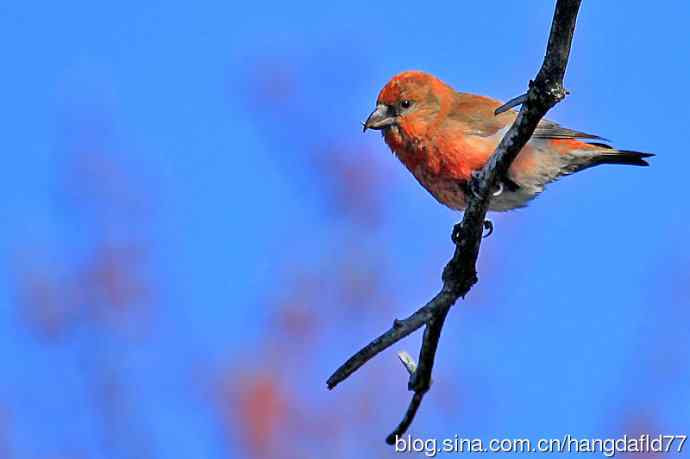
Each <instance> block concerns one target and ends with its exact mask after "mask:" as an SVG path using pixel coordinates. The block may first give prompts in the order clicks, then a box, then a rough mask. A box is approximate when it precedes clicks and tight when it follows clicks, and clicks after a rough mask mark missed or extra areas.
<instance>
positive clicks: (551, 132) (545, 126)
mask: <svg viewBox="0 0 690 459" xmlns="http://www.w3.org/2000/svg"><path fill="white" fill-rule="evenodd" d="M532 138H534V139H591V140H602V141H604V142H608V141H607V140H606V139H605V138H603V137H599V136H598V135H594V134H587V133H586V132H581V131H575V130H573V129H568V128H564V127H562V126H560V125H559V124H558V123H554V122H553V121H550V120H547V119H542V120H541V121H540V122H539V125H538V126H537V129H535V131H534V134H532Z"/></svg>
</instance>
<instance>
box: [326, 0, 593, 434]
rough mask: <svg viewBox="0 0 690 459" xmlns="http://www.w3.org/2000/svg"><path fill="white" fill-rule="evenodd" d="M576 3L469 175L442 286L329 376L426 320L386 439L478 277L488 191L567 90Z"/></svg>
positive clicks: (421, 388) (420, 387)
mask: <svg viewBox="0 0 690 459" xmlns="http://www.w3.org/2000/svg"><path fill="white" fill-rule="evenodd" d="M580 3H581V0H558V1H557V3H556V11H555V13H554V17H553V22H552V24H551V33H550V35H549V43H548V45H547V49H546V56H545V57H544V62H543V64H542V66H541V69H540V70H539V73H538V74H537V77H536V78H535V79H534V81H531V82H530V84H529V89H528V91H527V94H526V95H523V96H519V97H517V98H514V99H512V100H511V101H509V102H508V103H507V104H506V105H510V104H511V103H515V105H514V106H517V105H520V104H522V107H520V111H519V113H518V116H517V118H516V119H515V122H514V123H513V125H512V126H511V127H510V129H509V130H508V132H507V133H506V134H505V136H504V137H503V139H502V140H501V142H500V143H499V145H498V147H497V148H496V151H495V152H494V154H493V155H492V156H491V158H490V159H489V161H488V162H487V163H486V164H485V165H484V167H483V168H482V169H481V171H480V172H479V173H478V174H476V175H475V176H474V178H473V180H475V182H476V183H474V185H473V189H474V190H476V195H473V194H472V193H470V194H469V202H468V205H467V208H466V209H465V213H464V215H463V219H462V222H461V223H460V224H459V225H456V227H455V228H454V229H453V239H454V240H455V241H456V245H455V252H454V254H453V258H452V259H451V260H450V261H449V262H448V264H447V265H446V267H445V268H444V270H443V275H442V280H443V287H442V289H441V291H440V292H439V293H438V294H437V295H436V296H435V297H434V298H433V299H432V300H431V301H429V302H428V303H427V304H426V305H424V306H423V307H422V308H420V309H419V310H417V311H416V312H415V313H414V314H412V315H411V316H410V317H408V318H407V319H404V320H396V321H395V322H394V324H393V327H392V328H391V329H390V330H388V331H387V332H385V333H384V334H383V335H381V336H379V337H378V338H376V339H375V340H373V341H372V342H371V343H369V344H368V345H367V346H365V347H364V348H363V349H361V350H360V351H359V352H357V353H356V354H355V355H353V356H352V357H351V358H350V359H349V360H348V361H347V362H345V363H344V364H343V365H342V366H341V367H340V368H338V370H336V372H335V373H334V374H333V375H332V376H331V377H330V378H329V379H328V382H327V384H328V388H329V389H332V388H333V387H335V386H336V385H337V384H338V383H339V382H341V381H343V380H344V379H345V378H347V377H348V376H350V375H351V374H352V373H354V372H355V371H356V370H357V369H358V368H360V367H361V366H362V365H364V364H365V363H366V362H367V361H369V360H370V359H371V358H373V357H374V356H375V355H376V354H378V353H379V352H381V351H383V350H384V349H386V348H388V347H389V346H391V345H392V344H394V343H396V342H398V341H400V340H401V339H402V338H404V337H405V336H407V335H409V334H410V333H412V332H413V331H415V330H417V329H418V328H420V327H421V326H422V325H426V329H425V330H424V337H423V340H422V347H421V349H420V351H419V362H418V365H417V368H416V370H415V371H414V373H412V374H411V375H410V380H409V383H408V389H409V390H411V391H414V395H413V396H412V400H411V401H410V405H409V407H408V409H407V411H406V412H405V415H404V417H403V419H402V421H401V422H400V424H399V425H398V427H397V428H396V429H395V430H394V431H393V433H391V434H390V435H389V436H388V437H387V438H386V442H387V443H389V444H393V443H395V440H396V438H397V437H398V436H400V435H402V434H403V433H404V432H405V431H407V429H408V428H409V426H410V424H411V423H412V421H413V420H414V417H415V415H416V413H417V410H418V409H419V406H420V405H421V403H422V400H423V398H424V394H425V393H426V392H427V391H428V390H429V387H430V384H431V372H432V369H433V365H434V360H435V357H436V350H437V348H438V342H439V339H440V337H441V330H442V329H443V324H444V322H445V320H446V316H447V314H448V311H449V310H450V308H451V307H452V306H453V304H455V302H456V301H457V300H458V298H460V297H463V298H464V296H465V295H466V294H467V292H469V290H470V289H471V288H472V286H473V285H474V284H475V283H476V282H477V271H476V263H477V256H478V255H479V246H480V244H481V240H482V232H483V228H484V224H485V217H486V212H487V209H488V207H489V202H490V201H491V197H492V196H491V190H492V189H494V188H495V185H496V183H498V180H499V179H500V178H502V177H504V176H505V174H506V172H507V171H508V168H509V167H510V164H511V163H512V162H513V160H514V159H515V157H516V156H517V155H518V153H519V152H520V150H521V149H522V147H524V146H525V144H526V143H527V142H528V141H529V139H530V137H531V136H532V133H533V132H534V130H535V129H536V127H537V124H538V123H539V121H540V120H541V119H542V118H543V117H544V115H545V114H546V112H548V111H549V109H551V107H553V106H554V105H556V104H557V103H558V102H560V101H561V100H562V99H563V98H564V97H565V95H566V94H567V92H566V91H565V89H564V88H563V76H564V75H565V69H566V66H567V64H568V57H569V56H570V46H571V43H572V39H573V32H574V31H575V22H576V19H577V13H578V10H579V8H580ZM516 101H517V102H516ZM518 102H519V103H518ZM509 108H512V107H509ZM456 233H457V236H456Z"/></svg>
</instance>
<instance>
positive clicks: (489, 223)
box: [482, 220, 494, 238]
mask: <svg viewBox="0 0 690 459" xmlns="http://www.w3.org/2000/svg"><path fill="white" fill-rule="evenodd" d="M484 229H485V230H486V234H485V235H483V236H482V237H483V238H487V237H489V236H491V235H492V234H493V232H494V224H493V222H492V221H491V220H484Z"/></svg>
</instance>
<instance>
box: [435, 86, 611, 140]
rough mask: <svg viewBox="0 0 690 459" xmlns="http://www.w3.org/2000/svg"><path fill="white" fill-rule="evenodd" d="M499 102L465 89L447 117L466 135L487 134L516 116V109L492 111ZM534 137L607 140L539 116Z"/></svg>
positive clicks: (486, 135) (498, 105)
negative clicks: (461, 127) (539, 119)
mask: <svg viewBox="0 0 690 459" xmlns="http://www.w3.org/2000/svg"><path fill="white" fill-rule="evenodd" d="M501 105H503V104H502V103H501V102H500V101H498V100H496V99H492V98H490V97H485V96H478V95H475V94H468V93H462V92H459V93H457V96H456V100H455V104H454V105H453V107H452V109H451V112H450V113H449V115H448V116H449V118H450V119H451V120H452V121H455V122H458V123H461V124H462V125H463V128H464V129H463V130H464V131H465V133H466V134H469V135H478V136H482V137H489V136H493V135H495V134H496V133H497V132H498V131H500V130H501V129H503V128H504V127H506V126H507V125H509V124H512V122H513V121H515V118H516V117H517V112H516V111H514V110H508V111H507V112H504V113H501V114H500V115H494V111H495V110H496V109H497V108H498V107H500V106H501ZM532 138H534V139H590V140H601V141H604V142H606V141H607V140H606V139H604V138H603V137H599V136H598V135H594V134H588V133H586V132H581V131H576V130H573V129H568V128H564V127H562V126H560V125H559V124H558V123H555V122H553V121H551V120H548V119H542V120H541V121H540V122H539V125H538V126H537V129H536V130H535V131H534V134H532Z"/></svg>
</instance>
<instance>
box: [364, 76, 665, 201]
mask: <svg viewBox="0 0 690 459" xmlns="http://www.w3.org/2000/svg"><path fill="white" fill-rule="evenodd" d="M502 105H503V104H502V103H501V102H500V101H498V100H496V99H493V98H490V97H486V96H481V95H475V94H470V93H464V92H458V91H456V90H455V89H453V88H452V87H451V86H450V85H448V84H447V83H445V82H443V81H442V80H440V79H439V78H437V77H435V76H434V75H432V74H430V73H426V72H423V71H418V70H410V71H405V72H402V73H399V74H397V75H395V76H394V77H393V78H392V79H391V80H390V81H389V82H388V83H387V84H386V85H385V86H384V87H383V89H381V91H380V92H379V95H378V98H377V100H376V108H375V109H374V111H373V112H372V113H371V114H370V115H369V117H368V118H367V119H366V121H365V122H363V123H362V124H363V131H365V132H366V131H367V130H369V129H371V130H379V131H381V133H382V135H383V138H384V141H385V143H386V144H387V145H388V147H389V148H390V149H391V150H392V152H393V153H394V154H395V156H397V158H398V159H399V160H400V161H401V162H402V163H403V164H404V165H405V167H406V168H407V169H408V170H409V171H410V172H411V173H412V175H413V176H414V177H415V178H416V179H417V181H418V182H419V183H420V184H421V185H422V187H424V188H425V189H426V190H427V191H428V192H429V193H430V194H431V195H432V196H433V197H434V198H435V199H436V200H437V201H438V202H440V203H441V204H443V205H445V206H447V207H449V208H451V209H454V210H464V209H465V208H466V206H467V203H468V200H469V195H468V193H472V192H473V191H472V190H473V188H472V184H473V182H472V174H473V173H475V172H476V171H478V170H480V169H481V168H482V167H483V166H484V164H485V163H486V162H487V161H488V160H489V158H490V157H491V155H492V154H493V152H494V151H495V150H496V147H497V146H498V144H499V142H500V141H501V139H502V138H503V136H504V134H505V133H506V132H507V131H508V129H509V128H510V126H511V125H512V124H513V121H514V120H515V118H516V117H517V113H516V112H515V111H514V110H508V111H505V112H503V113H500V114H498V115H496V114H495V110H496V109H497V108H499V107H501V106H502ZM609 143H610V142H609V141H607V140H606V139H604V138H603V137H599V136H598V135H594V134H587V133H585V132H580V131H577V130H573V129H569V128H565V127H562V126H560V125H559V124H557V123H555V122H553V121H550V120H548V119H542V120H541V121H540V123H539V124H538V126H537V128H536V130H535V131H534V133H533V134H532V137H531V138H530V140H529V141H528V142H527V144H526V145H525V146H524V147H523V148H522V150H520V152H519V153H518V155H517V157H516V158H515V160H514V161H513V163H512V164H511V166H510V168H509V169H508V172H507V174H505V177H503V178H502V179H501V180H500V182H499V183H498V184H497V187H496V189H494V190H492V194H493V197H492V199H491V200H490V203H489V210H491V211H508V210H513V209H518V208H521V207H525V206H526V205H527V204H528V203H529V202H530V201H531V200H532V199H534V198H535V197H536V196H537V195H539V194H540V193H541V192H542V191H544V188H545V186H546V185H547V184H549V183H551V182H554V181H556V180H558V179H560V178H561V177H563V176H566V175H570V174H573V173H576V172H580V171H582V170H585V169H588V168H590V167H594V166H599V165H602V164H624V165H631V166H649V163H648V162H647V161H645V158H649V157H651V156H654V155H653V154H651V153H642V152H638V151H629V150H618V149H616V148H614V147H612V146H611V145H609Z"/></svg>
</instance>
